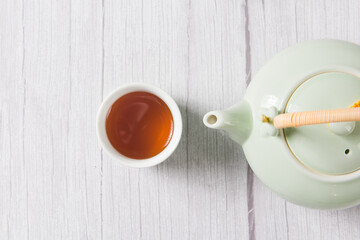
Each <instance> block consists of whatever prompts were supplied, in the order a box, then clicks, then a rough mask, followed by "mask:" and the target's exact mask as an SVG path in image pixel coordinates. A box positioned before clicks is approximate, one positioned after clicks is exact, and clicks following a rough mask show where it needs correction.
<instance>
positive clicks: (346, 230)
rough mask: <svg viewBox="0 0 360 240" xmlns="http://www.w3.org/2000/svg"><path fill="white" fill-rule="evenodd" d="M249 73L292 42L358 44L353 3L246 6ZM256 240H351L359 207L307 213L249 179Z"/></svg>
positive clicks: (356, 10)
mask: <svg viewBox="0 0 360 240" xmlns="http://www.w3.org/2000/svg"><path fill="white" fill-rule="evenodd" d="M249 11H250V14H249V15H250V46H251V54H252V55H251V57H252V73H253V74H255V73H256V71H257V70H259V69H260V68H261V67H262V66H263V65H264V64H265V63H266V61H268V60H269V59H270V58H271V57H272V56H273V55H275V54H276V53H277V52H279V51H281V50H282V49H285V48H286V47H288V46H291V45H293V44H295V43H298V42H303V41H306V40H312V39H321V38H336V39H343V40H349V41H353V42H355V43H360V37H359V31H357V29H358V28H359V20H360V19H359V14H358V13H359V4H358V2H356V1H350V2H343V1H286V2H284V1H274V2H271V4H270V3H269V2H267V1H260V0H259V1H251V2H250V3H249ZM253 191H254V205H255V208H254V212H255V236H256V238H257V239H265V238H266V239H289V238H290V239H357V238H359V228H358V227H357V226H359V219H358V216H359V215H358V213H359V209H360V208H359V207H356V208H352V209H348V210H345V211H319V210H311V209H307V208H303V207H299V206H296V205H294V204H291V203H288V202H286V201H284V200H283V199H281V198H279V197H278V196H276V195H275V194H274V193H272V192H271V191H270V190H269V189H268V188H266V187H265V186H264V185H263V184H262V183H261V182H260V181H259V180H258V179H257V178H256V177H255V179H254V189H253Z"/></svg>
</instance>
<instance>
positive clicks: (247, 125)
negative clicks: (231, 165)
mask: <svg viewBox="0 0 360 240" xmlns="http://www.w3.org/2000/svg"><path fill="white" fill-rule="evenodd" d="M359 76H360V47H359V46H357V45H354V44H351V43H348V42H344V41H337V40H317V41H311V42H306V43H303V44H299V45H296V46H294V47H291V48H288V49H286V50H285V51H283V52H281V53H280V54H278V55H277V56H275V57H274V58H273V59H272V60H271V61H270V62H268V63H267V64H266V65H265V66H264V67H263V68H262V69H261V70H260V71H259V72H258V74H257V75H256V76H255V78H254V79H253V80H252V82H251V84H250V86H249V88H248V90H247V93H246V95H245V98H244V100H243V102H242V103H239V104H236V105H234V106H233V107H232V108H230V109H227V110H224V111H214V112H210V113H208V114H207V115H205V117H204V122H205V124H206V125H207V126H209V127H211V128H216V129H224V130H226V131H228V132H229V133H230V137H231V138H232V139H234V140H235V141H237V142H238V143H240V144H242V146H243V149H244V152H245V154H246V157H247V159H248V162H249V164H250V166H251V168H252V169H253V171H254V172H255V174H256V175H257V177H258V178H260V179H261V180H262V181H263V182H264V183H265V184H266V185H267V186H268V187H269V188H271V189H272V190H273V191H275V192H277V193H278V194H279V195H281V196H282V197H283V198H285V199H287V200H289V201H291V202H294V203H296V204H299V205H303V206H307V207H311V208H323V209H339V208H346V207H350V206H353V205H356V204H358V203H360V191H359V189H360V171H358V170H359V169H360V126H358V125H359V124H358V123H357V124H356V125H354V124H355V123H348V124H345V126H343V125H341V124H339V125H331V126H330V125H329V124H322V125H312V126H305V127H298V128H289V129H286V130H281V131H279V132H278V131H275V130H274V129H273V128H272V127H271V126H270V125H269V123H263V122H262V121H261V115H262V114H264V113H267V114H270V115H272V116H275V115H276V114H278V113H284V112H295V111H311V110H325V109H336V108H346V107H350V106H351V105H352V104H353V103H354V102H356V101H358V99H359V98H360V79H359ZM210 116H215V117H216V120H217V121H216V122H215V123H214V124H210V123H208V122H206V121H207V119H208V118H209V117H210ZM349 126H350V127H354V126H355V129H350V128H349ZM338 129H340V130H338ZM341 129H345V130H344V131H345V132H344V133H342V132H341ZM347 130H349V132H348V133H346V131H347ZM337 131H338V132H337ZM339 132H340V133H339Z"/></svg>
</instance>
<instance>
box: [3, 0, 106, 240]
mask: <svg viewBox="0 0 360 240" xmlns="http://www.w3.org/2000/svg"><path fill="white" fill-rule="evenodd" d="M24 3H25V6H24V13H23V14H24V16H23V18H24V19H23V39H24V40H23V42H24V50H23V57H24V66H23V73H22V74H23V86H22V88H21V89H23V92H24V93H23V94H24V100H23V101H24V103H23V105H24V116H23V119H22V121H23V124H24V125H23V127H20V128H19V129H20V130H18V131H20V132H19V133H22V132H21V129H23V131H24V132H23V135H19V137H20V138H23V141H24V143H23V145H22V144H20V145H18V148H19V149H20V152H21V154H23V159H22V158H19V160H21V161H22V164H23V165H24V166H23V167H24V168H25V181H24V182H25V184H26V186H25V189H18V190H17V191H16V192H17V194H19V193H24V194H25V196H24V197H23V199H21V204H26V209H25V210H26V211H23V212H22V215H23V217H22V219H25V220H26V223H27V226H26V227H24V229H23V230H22V231H23V232H24V236H26V237H27V238H29V239H49V238H53V237H54V236H58V237H59V238H70V239H71V238H88V237H89V236H92V237H93V238H100V236H101V207H100V206H101V205H100V202H101V201H100V190H101V189H100V183H101V181H100V179H101V168H100V150H99V149H98V148H95V146H96V144H97V142H96V136H95V131H89V130H90V129H94V122H93V120H92V119H94V116H95V113H96V108H95V107H94V106H96V105H97V103H99V101H100V95H101V91H100V85H101V81H100V79H101V60H102V58H101V56H102V50H101V49H102V47H101V46H102V43H101V27H102V22H101V19H102V18H101V3H100V4H97V3H93V4H83V3H81V1H78V2H76V1H72V2H70V1H53V2H52V1H45V2H44V1H41V2H40V1H25V2H24ZM20 46H21V45H20ZM18 56H21V54H19V55H18ZM20 66H21V64H20ZM12 93H15V90H14V92H12ZM16 114H18V115H19V116H22V115H21V112H20V114H19V113H16ZM20 119H21V118H20ZM14 127H15V126H14ZM11 136H16V135H14V134H11ZM13 152H14V153H15V152H16V149H13ZM12 160H14V162H15V164H16V161H17V159H13V158H12ZM20 170H21V169H20ZM14 174H21V171H19V172H15V173H14ZM18 186H19V187H21V186H22V184H16V185H15V187H18ZM21 204H20V206H21ZM14 207H16V206H14ZM13 226H14V227H15V226H17V224H14V225H13ZM11 227H12V226H10V228H11ZM18 234H19V233H15V235H14V236H15V237H14V238H18V236H19V235H18ZM20 236H21V235H20Z"/></svg>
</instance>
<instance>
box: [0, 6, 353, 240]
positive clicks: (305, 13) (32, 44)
mask: <svg viewBox="0 0 360 240" xmlns="http://www.w3.org/2000/svg"><path fill="white" fill-rule="evenodd" d="M319 38H337V39H345V40H349V41H352V42H355V43H359V44H360V2H359V1H357V0H349V1H343V0H337V1H332V0H328V1H325V0H316V1H315V0H314V1H313V0H306V1H302V0H297V1H296V0H287V1H285V0H283V1H280V0H279V1H275V0H274V1H270V0H262V1H261V0H247V1H244V0H243V1H240V0H211V1H210V0H103V1H101V0H0V239H36V240H37V239H130V240H132V239H196V240H197V239H206V240H207V239H360V208H359V207H355V208H352V209H348V210H342V211H318V210H310V209H305V208H303V207H299V206H296V205H293V204H291V203H289V202H286V201H284V200H283V199H281V198H279V197H278V196H277V195H275V194H274V193H272V192H271V191H270V190H269V189H268V188H266V187H265V186H264V185H263V184H262V183H261V182H260V181H259V180H258V179H257V178H256V176H254V174H253V173H252V171H251V169H250V168H249V167H248V165H247V163H246V159H245V157H244V154H243V152H242V149H241V147H240V146H238V145H237V144H235V143H233V142H232V141H231V140H229V138H228V137H226V136H225V135H224V134H223V133H220V132H216V131H212V130H209V129H206V128H205V127H204V126H203V124H202V116H203V114H204V113H206V112H207V111H209V110H213V109H221V108H225V107H228V106H230V105H232V104H234V103H236V102H237V101H239V100H241V98H242V97H243V95H244V93H245V91H246V86H247V85H248V83H249V82H250V81H251V76H253V75H254V74H255V73H256V72H257V70H259V69H260V68H261V66H263V65H264V64H265V62H266V61H267V60H269V59H270V58H271V57H272V56H273V55H275V54H276V53H277V52H279V51H280V50H282V49H284V48H286V47H288V46H290V45H293V44H296V43H297V42H302V41H305V40H310V39H319ZM129 82H147V83H152V84H154V85H156V86H159V87H161V88H162V89H164V90H165V91H167V92H168V93H169V94H171V95H172V96H173V97H174V98H175V100H176V101H177V103H178V104H179V106H180V108H181V112H182V115H183V121H184V132H183V138H182V141H181V143H180V145H179V147H178V149H177V150H176V152H175V154H173V156H172V157H171V158H170V159H168V160H167V161H166V162H165V163H163V164H161V165H159V166H157V167H153V168H149V169H130V168H127V167H123V166H121V165H119V163H117V162H116V161H114V160H112V159H111V158H109V157H108V156H107V155H106V154H103V152H102V150H101V149H100V147H99V146H98V142H97V138H96V135H95V115H96V112H97V108H98V107H99V105H100V103H101V101H102V99H103V98H104V96H105V95H107V94H108V93H109V92H111V91H112V90H113V89H115V88H116V87H118V86H120V85H121V84H124V83H129ZM354 191H357V190H356V189H354Z"/></svg>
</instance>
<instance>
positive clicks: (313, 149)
mask: <svg viewBox="0 0 360 240" xmlns="http://www.w3.org/2000/svg"><path fill="white" fill-rule="evenodd" d="M359 89H360V79H359V78H358V77H356V76H354V75H351V74H348V73H344V72H325V73H320V74H318V75H316V76H313V77H310V78H309V79H307V80H306V81H305V82H303V83H302V84H301V85H300V86H299V87H298V88H297V89H296V90H295V92H294V93H293V94H292V96H291V97H290V99H289V101H288V103H287V105H286V107H285V111H286V112H289V113H291V112H303V111H315V110H326V109H340V108H347V107H350V106H351V105H353V104H354V103H355V102H357V101H358V100H359V99H360V92H359ZM355 124H356V125H357V126H355ZM337 125H343V126H344V130H345V131H346V130H347V129H348V130H349V132H348V133H346V132H345V133H344V134H339V133H338V132H336V131H335V132H334V130H332V128H331V127H330V124H320V125H310V126H303V127H298V128H287V129H285V131H284V133H285V134H284V137H285V141H286V143H287V145H288V147H289V148H290V150H291V152H292V153H293V155H294V157H295V158H296V159H297V160H298V161H299V162H300V163H302V164H303V165H304V166H305V167H306V168H308V169H309V170H311V171H314V172H316V173H321V174H328V175H343V174H348V173H351V172H354V171H356V170H358V169H360V146H359V143H360V126H358V125H359V123H355V122H349V123H338V124H337Z"/></svg>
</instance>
